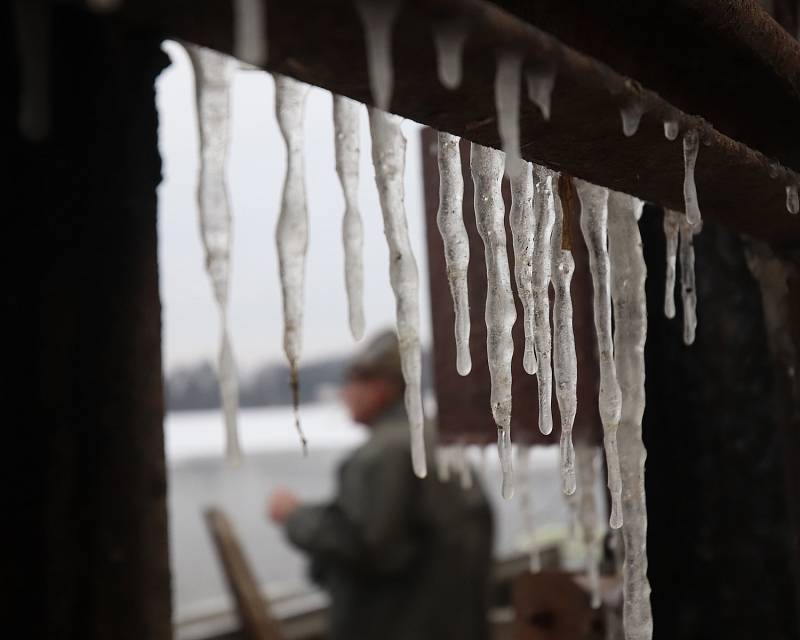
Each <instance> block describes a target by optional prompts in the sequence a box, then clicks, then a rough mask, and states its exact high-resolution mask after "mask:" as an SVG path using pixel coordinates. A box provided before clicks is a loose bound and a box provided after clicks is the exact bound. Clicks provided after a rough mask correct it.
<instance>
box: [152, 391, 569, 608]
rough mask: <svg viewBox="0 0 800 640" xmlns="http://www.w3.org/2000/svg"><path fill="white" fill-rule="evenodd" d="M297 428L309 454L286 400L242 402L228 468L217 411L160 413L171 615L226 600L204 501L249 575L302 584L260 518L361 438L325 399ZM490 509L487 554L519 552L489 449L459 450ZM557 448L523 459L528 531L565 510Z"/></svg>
mask: <svg viewBox="0 0 800 640" xmlns="http://www.w3.org/2000/svg"><path fill="white" fill-rule="evenodd" d="M301 413H302V420H303V428H304V430H305V433H306V436H307V438H308V442H309V455H308V457H307V458H304V457H303V456H302V453H301V449H300V444H299V441H298V438H297V434H296V433H295V430H294V425H293V421H292V412H291V408H289V407H280V408H265V409H245V410H242V411H241V412H240V429H241V440H242V448H243V450H244V453H245V459H244V462H243V464H242V465H241V466H239V467H238V468H232V467H230V466H229V465H228V464H227V463H226V462H225V460H224V457H223V452H224V440H223V437H224V435H223V425H222V416H221V415H220V413H219V412H218V411H199V412H184V413H175V414H170V415H168V416H167V420H166V452H167V459H168V464H169V519H170V547H171V559H172V560H171V561H172V569H173V590H174V596H175V614H176V619H178V620H180V619H183V618H185V617H187V616H191V615H193V614H194V613H198V612H200V611H202V610H205V609H208V608H213V607H215V606H217V605H219V604H220V603H224V602H225V601H227V591H226V588H225V585H224V581H223V577H222V573H221V571H220V569H219V565H218V562H217V559H216V557H215V555H214V550H213V548H212V546H211V541H210V538H209V535H208V532H207V530H206V527H205V522H204V520H203V510H204V509H205V508H206V507H208V506H211V505H215V506H218V507H220V508H222V509H223V510H224V511H225V512H226V513H227V514H228V516H229V517H230V519H231V521H232V522H233V526H234V528H235V530H236V533H237V534H238V536H239V538H240V541H241V543H242V545H243V547H244V551H245V553H246V555H247V557H248V558H249V560H250V563H251V565H252V567H253V570H254V571H255V573H256V575H257V577H258V579H259V580H260V581H261V583H262V584H265V585H268V587H269V589H270V591H274V592H275V593H276V594H278V593H289V592H292V591H294V590H296V589H302V588H304V587H305V586H307V585H308V581H307V579H306V576H305V569H304V559H303V557H302V556H301V555H300V554H298V553H296V552H295V551H294V550H293V549H292V548H291V547H290V546H289V545H288V544H287V542H286V541H285V539H284V538H283V535H282V533H281V531H280V530H279V529H278V528H276V527H275V526H273V525H272V524H270V523H269V522H268V521H267V519H266V517H265V504H266V499H267V496H268V495H269V493H270V491H271V490H272V489H274V488H275V487H278V486H287V487H290V488H292V489H293V490H295V491H296V492H297V493H298V494H299V495H300V496H301V497H302V498H304V499H306V500H324V499H326V498H327V497H329V496H330V495H331V494H332V492H333V489H334V485H333V481H334V477H335V470H336V466H337V465H338V463H339V462H340V461H341V459H342V458H343V456H345V455H346V454H347V453H348V452H349V451H350V450H351V449H352V448H354V447H356V446H358V444H359V443H361V442H362V441H363V440H364V438H365V437H366V433H365V431H364V430H363V429H362V428H360V427H358V426H355V425H353V424H351V423H350V422H349V420H348V419H347V416H346V415H345V414H344V412H343V411H342V409H341V408H340V407H339V406H338V405H335V404H320V405H304V406H303V407H302V408H301ZM469 456H470V458H471V460H472V462H473V465H474V467H475V468H476V469H477V470H479V471H480V473H481V475H482V478H483V482H484V485H485V486H486V489H487V493H488V494H489V497H490V498H491V501H492V504H493V506H494V511H495V518H496V523H497V540H496V551H497V553H498V555H505V554H508V553H511V552H514V551H516V550H518V549H519V545H520V541H521V537H522V535H523V533H522V532H521V530H520V517H519V502H518V500H516V499H512V500H508V501H506V500H503V499H502V498H500V495H499V494H500V489H499V487H500V474H499V469H498V464H497V454H496V451H495V450H494V447H490V448H488V449H487V450H486V452H485V463H483V464H482V463H481V452H480V450H479V449H478V448H474V449H472V450H470V451H469ZM557 463H558V454H557V450H556V448H554V447H549V448H538V449H536V450H535V451H534V453H533V457H532V465H531V467H532V486H533V505H534V519H535V522H536V527H537V534H538V535H537V537H540V538H541V537H548V536H549V535H552V534H554V532H558V531H562V532H563V530H564V529H565V528H566V524H567V507H566V505H565V503H564V501H563V499H562V497H561V493H560V490H559V477H558V467H557Z"/></svg>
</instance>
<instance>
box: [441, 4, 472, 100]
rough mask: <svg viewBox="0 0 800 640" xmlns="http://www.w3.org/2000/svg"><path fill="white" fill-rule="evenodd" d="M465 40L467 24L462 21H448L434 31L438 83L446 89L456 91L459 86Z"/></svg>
mask: <svg viewBox="0 0 800 640" xmlns="http://www.w3.org/2000/svg"><path fill="white" fill-rule="evenodd" d="M466 40H467V24H466V23H465V22H463V21H459V20H448V21H446V22H443V23H441V24H439V25H437V27H436V28H435V29H434V32H433V43H434V45H435V46H436V69H437V71H438V73H439V82H441V83H442V86H443V87H445V88H446V89H451V90H452V89H457V88H458V86H459V85H460V84H461V75H462V70H461V58H462V56H463V52H464V43H465V42H466Z"/></svg>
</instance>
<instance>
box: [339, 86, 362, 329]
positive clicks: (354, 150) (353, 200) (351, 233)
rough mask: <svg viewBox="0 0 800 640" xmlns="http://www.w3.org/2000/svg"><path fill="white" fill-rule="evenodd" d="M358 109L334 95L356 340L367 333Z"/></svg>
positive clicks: (344, 236) (346, 272)
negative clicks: (359, 194) (359, 195)
mask: <svg viewBox="0 0 800 640" xmlns="http://www.w3.org/2000/svg"><path fill="white" fill-rule="evenodd" d="M359 109H361V105H360V104H359V103H358V102H355V101H354V100H351V99H350V98H345V97H344V96H338V95H334V96H333V126H334V140H335V145H336V173H337V175H338V176H339V182H340V183H341V185H342V193H343V194H344V217H343V218H342V242H343V244H344V281H345V287H346V289H347V309H348V318H349V322H350V333H352V334H353V337H354V338H355V339H356V340H360V339H361V338H362V337H363V335H364V261H363V256H362V252H363V247H364V231H363V227H362V224H361V213H360V212H359V210H358V160H359V154H360V149H359V134H358V116H359Z"/></svg>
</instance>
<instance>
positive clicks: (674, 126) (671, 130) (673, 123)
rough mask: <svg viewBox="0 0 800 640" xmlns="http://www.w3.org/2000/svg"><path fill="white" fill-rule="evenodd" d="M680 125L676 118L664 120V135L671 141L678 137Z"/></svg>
mask: <svg viewBox="0 0 800 640" xmlns="http://www.w3.org/2000/svg"><path fill="white" fill-rule="evenodd" d="M678 133H680V127H679V126H678V121H677V120H664V137H665V138H666V139H667V140H669V141H670V142H672V141H673V140H675V139H676V138H677V137H678Z"/></svg>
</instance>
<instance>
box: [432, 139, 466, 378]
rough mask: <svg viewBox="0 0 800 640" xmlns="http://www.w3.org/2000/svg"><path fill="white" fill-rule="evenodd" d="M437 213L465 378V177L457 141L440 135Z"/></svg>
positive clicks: (459, 359)
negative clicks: (462, 171) (462, 172)
mask: <svg viewBox="0 0 800 640" xmlns="http://www.w3.org/2000/svg"><path fill="white" fill-rule="evenodd" d="M438 153H439V155H438V159H439V211H438V213H437V214H436V224H437V226H438V227H439V233H440V234H441V236H442V243H443V244H444V258H445V262H446V264H447V281H448V283H449V284H450V295H451V296H452V298H453V311H454V312H455V336H456V369H457V370H458V373H459V375H462V376H465V375H467V374H468V373H469V372H470V371H471V370H472V357H471V356H470V353H469V334H470V321H469V292H468V289H467V268H468V267H469V237H468V236H467V228H466V227H465V226H464V212H463V204H464V177H463V175H462V174H461V149H460V139H459V138H458V137H457V136H453V135H450V134H449V133H444V132H442V131H440V132H439V151H438Z"/></svg>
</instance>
